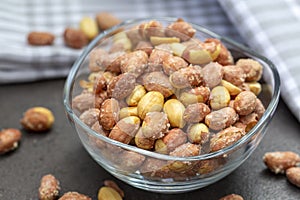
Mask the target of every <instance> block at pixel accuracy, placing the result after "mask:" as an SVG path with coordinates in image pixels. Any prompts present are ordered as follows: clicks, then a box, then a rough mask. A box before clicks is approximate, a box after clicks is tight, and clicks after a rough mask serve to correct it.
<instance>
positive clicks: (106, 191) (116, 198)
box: [98, 186, 122, 200]
mask: <svg viewBox="0 0 300 200" xmlns="http://www.w3.org/2000/svg"><path fill="white" fill-rule="evenodd" d="M108 199H110V200H122V197H121V195H120V194H119V193H118V192H117V190H115V189H114V188H112V187H109V186H103V187H101V188H100V189H99V191H98V200H108Z"/></svg>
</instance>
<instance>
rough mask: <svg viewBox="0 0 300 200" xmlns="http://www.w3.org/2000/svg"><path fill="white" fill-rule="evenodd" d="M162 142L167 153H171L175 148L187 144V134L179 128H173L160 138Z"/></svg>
mask: <svg viewBox="0 0 300 200" xmlns="http://www.w3.org/2000/svg"><path fill="white" fill-rule="evenodd" d="M162 141H163V143H164V144H165V145H166V146H167V151H168V152H172V151H174V150H175V149H176V147H178V146H180V145H182V144H184V143H186V142H187V134H186V133H185V132H183V131H182V130H181V129H179V128H173V129H171V130H170V131H169V132H168V133H167V134H166V135H165V136H164V137H163V138H162Z"/></svg>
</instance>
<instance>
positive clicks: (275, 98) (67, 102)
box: [63, 17, 280, 161]
mask: <svg viewBox="0 0 300 200" xmlns="http://www.w3.org/2000/svg"><path fill="white" fill-rule="evenodd" d="M177 19H178V18H174V17H151V18H137V19H130V20H125V21H123V22H121V23H120V24H118V25H116V26H113V27H112V28H110V29H108V30H105V31H103V32H102V33H100V34H99V35H98V36H97V37H96V38H95V39H93V40H92V41H91V42H90V43H89V44H88V46H87V47H85V49H84V50H83V52H82V53H81V55H80V56H79V57H78V58H77V59H76V61H75V62H74V64H73V66H72V68H71V69H70V71H69V75H68V77H67V79H66V82H65V86H64V90H63V103H64V108H65V111H66V113H67V116H68V118H69V120H70V121H72V122H74V123H77V124H78V125H79V126H80V127H81V128H82V129H83V130H84V131H86V132H88V133H89V134H92V135H93V136H94V137H96V138H99V139H101V140H103V141H105V142H107V143H109V144H112V145H116V146H118V147H121V148H123V149H126V150H130V151H134V152H136V153H139V154H142V155H145V156H150V157H152V158H156V159H161V160H173V161H174V160H176V161H199V160H206V159H211V158H216V157H219V156H221V155H223V154H224V155H226V154H227V153H229V152H231V151H233V150H234V149H237V148H238V147H239V146H241V145H242V144H244V143H246V142H248V141H249V140H250V139H251V138H252V137H253V136H254V134H255V133H256V132H257V131H259V130H260V129H261V128H264V126H267V125H268V124H269V122H270V121H271V119H272V117H273V115H274V112H275V110H276V107H277V105H278V102H279V96H280V76H279V73H278V71H277V69H276V67H275V65H274V64H273V63H272V62H271V61H270V60H269V59H267V58H266V57H264V56H262V55H260V54H257V53H256V52H255V51H253V50H251V49H250V48H248V47H246V46H244V45H242V44H240V43H238V42H236V41H234V40H232V39H230V38H227V37H223V36H220V35H219V34H217V33H215V32H213V31H211V30H209V29H207V28H206V27H204V26H202V25H197V24H194V23H191V22H188V23H189V24H191V25H192V26H193V28H195V29H196V30H197V31H200V32H202V33H204V34H208V35H210V36H212V37H214V38H217V39H219V40H221V41H224V42H226V43H228V44H230V45H231V46H233V47H235V48H238V49H240V50H242V51H243V52H245V53H248V54H250V55H251V56H253V57H256V58H258V59H260V60H262V61H263V62H265V63H266V64H267V66H268V68H269V69H270V70H271V72H272V75H273V77H274V79H273V80H274V91H273V94H272V98H271V101H270V103H269V105H268V107H267V108H266V110H265V112H264V114H263V116H262V117H261V119H260V120H259V121H258V123H257V124H256V125H255V126H254V127H253V128H252V129H251V130H250V131H249V132H248V133H247V134H246V135H244V136H243V137H242V138H241V139H239V140H238V141H237V142H235V143H234V144H232V145H230V146H227V147H225V148H223V149H220V150H218V151H215V152H210V153H206V154H200V155H197V156H191V157H178V156H170V155H165V154H160V153H156V152H153V151H149V150H144V149H141V148H138V147H135V146H132V145H129V144H124V143H121V142H118V141H116V140H113V139H110V138H109V137H106V136H104V135H101V134H99V133H97V132H96V131H94V130H92V129H91V128H90V127H89V126H87V125H86V124H85V123H83V122H82V121H81V120H80V119H79V117H78V116H77V115H76V114H75V113H74V112H73V109H72V106H71V101H72V99H71V91H72V89H73V86H74V82H75V77H76V74H77V72H78V70H79V68H80V66H81V64H82V63H83V61H84V60H85V58H86V57H87V56H88V54H89V52H90V51H91V50H92V49H93V48H94V47H96V46H97V45H98V42H99V41H100V40H101V39H103V38H106V37H107V36H109V35H110V34H112V33H113V32H114V31H116V30H118V29H119V28H122V27H123V26H127V25H132V24H135V23H142V22H146V21H151V20H157V21H160V22H170V23H171V22H174V21H176V20H177ZM265 122H267V123H265ZM73 125H74V124H73Z"/></svg>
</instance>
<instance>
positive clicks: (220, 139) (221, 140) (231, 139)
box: [210, 126, 245, 152]
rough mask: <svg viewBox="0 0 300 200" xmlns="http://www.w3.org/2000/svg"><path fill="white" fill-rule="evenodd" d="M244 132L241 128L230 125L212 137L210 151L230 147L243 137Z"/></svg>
mask: <svg viewBox="0 0 300 200" xmlns="http://www.w3.org/2000/svg"><path fill="white" fill-rule="evenodd" d="M244 134H245V133H244V131H243V130H242V129H240V128H237V127H234V126H231V127H228V128H226V129H224V130H222V131H220V132H218V133H217V134H216V135H214V136H213V137H212V138H211V142H210V151H211V152H214V151H218V150H220V149H223V148H225V147H228V146H230V145H232V144H234V143H235V142H237V141H238V140H239V139H241V138H242V137H243V136H244Z"/></svg>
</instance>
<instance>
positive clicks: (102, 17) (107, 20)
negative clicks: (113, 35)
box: [96, 12, 121, 30]
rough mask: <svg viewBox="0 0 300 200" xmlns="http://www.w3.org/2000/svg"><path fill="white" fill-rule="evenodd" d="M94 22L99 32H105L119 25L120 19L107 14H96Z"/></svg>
mask: <svg viewBox="0 0 300 200" xmlns="http://www.w3.org/2000/svg"><path fill="white" fill-rule="evenodd" d="M96 20H97V24H98V26H99V28H100V30H106V29H109V28H111V27H113V26H115V25H117V24H119V23H121V20H120V19H118V18H117V17H116V16H114V15H113V14H112V13H108V12H101V13H98V14H97V16H96Z"/></svg>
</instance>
